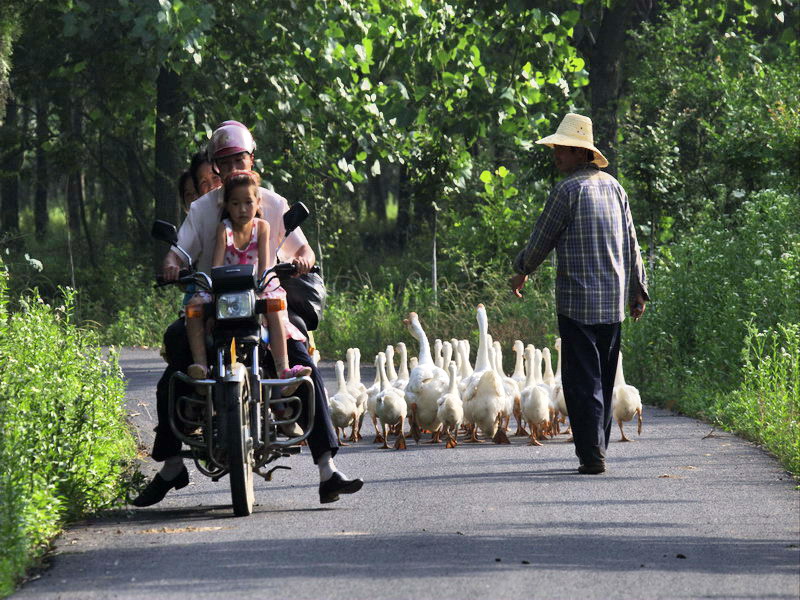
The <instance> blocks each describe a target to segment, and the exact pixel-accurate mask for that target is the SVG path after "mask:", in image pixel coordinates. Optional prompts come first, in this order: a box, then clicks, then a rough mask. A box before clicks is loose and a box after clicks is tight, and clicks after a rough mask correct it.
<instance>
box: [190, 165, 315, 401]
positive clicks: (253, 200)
mask: <svg viewBox="0 0 800 600" xmlns="http://www.w3.org/2000/svg"><path fill="white" fill-rule="evenodd" d="M259 183H261V178H260V177H259V176H258V174H257V173H254V172H252V171H234V172H232V173H231V174H230V175H228V177H226V178H225V182H224V183H223V198H224V203H225V204H224V210H223V212H222V222H221V223H220V224H219V227H218V228H217V244H216V247H215V248H214V257H213V259H212V265H213V266H215V267H220V266H223V265H255V266H256V269H255V272H256V276H257V277H260V275H261V273H263V272H264V270H265V269H267V268H269V267H271V266H272V260H270V256H269V252H268V247H269V223H267V221H265V220H263V219H261V218H260V212H259V204H260V196H259V192H258V187H259ZM259 297H261V298H268V299H282V300H283V301H284V303H285V301H286V292H285V291H284V289H283V288H282V287H280V283H279V282H278V280H277V279H273V280H272V281H271V282H270V284H269V285H268V286H267V288H266V289H265V290H264V292H262V293H261V294H260V295H259ZM210 300H211V297H210V295H209V294H207V293H205V292H200V293H198V294H196V295H195V296H194V297H193V298H192V299H191V300H190V304H200V303H203V302H209V301H210ZM266 321H267V328H268V329H269V347H270V351H271V353H272V358H273V360H274V361H275V368H276V370H277V372H278V377H280V378H281V379H289V378H292V377H304V376H306V375H310V374H311V368H310V367H307V366H304V365H295V366H293V367H291V368H290V367H289V359H288V357H287V353H286V339H287V337H290V338H292V339H295V340H298V341H301V342H304V341H305V339H306V338H305V336H304V335H303V334H302V333H301V332H300V330H299V329H297V327H295V326H294V325H293V324H292V323H291V322H290V321H289V315H288V313H287V312H286V310H285V309H284V310H281V311H277V312H274V311H273V312H268V313H267V314H266ZM186 332H187V335H188V337H189V346H190V348H191V350H192V358H193V359H194V364H192V365H191V366H190V367H189V369H188V375H189V377H192V378H193V379H205V377H206V373H207V368H206V365H207V364H208V361H207V359H206V347H205V336H204V331H203V320H202V318H187V319H186ZM292 391H293V389H289V388H284V390H283V394H284V395H288V394H289V393H291V392H292Z"/></svg>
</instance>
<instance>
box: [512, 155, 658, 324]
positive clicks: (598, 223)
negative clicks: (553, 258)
mask: <svg viewBox="0 0 800 600" xmlns="http://www.w3.org/2000/svg"><path fill="white" fill-rule="evenodd" d="M553 248H555V249H556V255H557V256H558V268H557V272H556V310H557V311H558V313H559V314H562V315H565V316H567V317H569V318H570V319H574V320H576V321H578V322H580V323H584V324H587V325H593V324H598V323H619V322H622V321H623V320H624V319H625V312H626V305H627V304H629V303H630V300H632V299H633V298H635V297H636V293H637V292H638V291H641V292H642V295H643V296H644V298H645V299H646V300H647V299H649V297H648V295H647V279H646V276H645V272H644V265H643V264H642V257H641V255H640V253H639V243H638V242H637V240H636V231H635V230H634V227H633V219H632V218H631V210H630V206H629V205H628V196H627V194H626V193H625V190H624V189H622V186H621V185H620V184H619V182H618V181H617V180H616V179H614V178H613V177H612V176H611V175H609V174H608V173H605V172H603V171H600V170H599V169H598V168H597V167H595V166H594V165H591V164H587V165H584V166H581V167H579V168H578V169H576V170H575V171H574V172H573V173H571V174H569V175H568V176H567V177H565V178H564V179H562V180H561V181H559V182H558V183H557V184H556V185H555V187H554V188H553V191H552V192H551V193H550V197H549V198H548V199H547V203H546V204H545V207H544V210H543V211H542V214H541V215H540V216H539V219H538V220H537V221H536V224H535V225H534V227H533V232H532V233H531V237H530V239H529V240H528V245H527V246H525V249H524V250H522V252H520V253H519V254H518V255H517V257H516V259H514V269H515V270H516V271H517V272H518V273H526V274H527V273H531V272H532V271H534V270H535V269H536V267H538V266H539V265H540V264H541V263H542V261H543V260H544V259H545V257H546V256H547V255H548V254H549V253H550V251H551V250H552V249H553Z"/></svg>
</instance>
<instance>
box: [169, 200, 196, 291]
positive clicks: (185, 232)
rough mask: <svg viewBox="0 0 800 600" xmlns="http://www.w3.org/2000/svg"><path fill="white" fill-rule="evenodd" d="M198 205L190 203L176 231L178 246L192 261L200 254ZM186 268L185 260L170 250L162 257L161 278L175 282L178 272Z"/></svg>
mask: <svg viewBox="0 0 800 600" xmlns="http://www.w3.org/2000/svg"><path fill="white" fill-rule="evenodd" d="M200 208H201V207H200V203H198V202H197V201H195V202H192V204H191V205H190V206H189V214H188V215H186V219H185V220H184V221H183V224H182V225H181V227H180V229H179V230H178V244H177V245H178V246H180V247H181V248H183V249H184V250H185V251H186V252H188V253H189V256H191V257H192V261H194V260H196V259H197V255H198V254H199V252H200V242H199V240H200V239H201V234H200V232H201V231H202V227H201V226H202V215H201V212H202V211H201V210H198V209H200ZM186 266H188V265H187V264H186V258H185V257H184V256H183V255H182V254H180V253H178V252H177V251H175V250H173V249H170V250H169V252H167V255H166V256H165V257H164V262H163V264H162V276H163V277H164V279H166V280H167V281H175V280H177V279H178V272H179V271H180V270H181V269H182V268H184V267H186Z"/></svg>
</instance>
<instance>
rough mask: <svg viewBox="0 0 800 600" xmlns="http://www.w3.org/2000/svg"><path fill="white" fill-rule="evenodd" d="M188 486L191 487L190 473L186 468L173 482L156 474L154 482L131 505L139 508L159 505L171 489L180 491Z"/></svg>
mask: <svg viewBox="0 0 800 600" xmlns="http://www.w3.org/2000/svg"><path fill="white" fill-rule="evenodd" d="M187 485H189V471H187V470H186V467H183V470H182V471H181V472H180V473H179V474H178V476H177V477H176V478H175V479H173V480H172V481H167V480H166V479H164V478H163V477H161V474H160V473H156V476H155V477H153V480H152V481H151V482H150V483H148V484H147V487H146V488H144V489H143V490H142V493H141V494H139V495H138V496H136V498H134V499H133V500H132V501H131V504H133V505H134V506H139V507H142V506H152V505H153V504H158V503H159V502H161V501H162V500H163V499H164V496H166V495H167V492H168V491H170V490H171V489H173V488H175V489H176V490H179V489H181V488H185V487H186V486H187Z"/></svg>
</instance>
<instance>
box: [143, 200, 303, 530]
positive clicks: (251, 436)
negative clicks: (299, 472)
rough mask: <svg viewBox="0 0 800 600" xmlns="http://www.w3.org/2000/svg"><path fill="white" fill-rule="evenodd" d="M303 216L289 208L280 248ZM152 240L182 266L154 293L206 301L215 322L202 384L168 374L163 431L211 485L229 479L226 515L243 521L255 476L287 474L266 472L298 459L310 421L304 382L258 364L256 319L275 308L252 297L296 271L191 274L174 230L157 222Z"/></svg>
mask: <svg viewBox="0 0 800 600" xmlns="http://www.w3.org/2000/svg"><path fill="white" fill-rule="evenodd" d="M308 214H309V211H308V209H307V208H306V207H305V205H303V203H302V202H298V203H295V204H294V205H293V206H292V207H291V208H290V209H289V210H288V211H287V212H286V213H285V214H284V216H283V222H284V228H285V230H286V235H285V237H284V238H283V241H282V242H281V246H282V245H283V242H285V241H286V238H287V237H288V236H289V234H291V232H292V231H294V230H295V229H296V228H297V227H298V226H299V225H300V224H301V223H302V222H303V221H304V220H305V219H306V217H307V216H308ZM151 233H152V236H153V237H154V238H155V239H157V240H160V241H164V242H167V243H169V244H170V245H171V246H172V248H173V249H176V250H177V251H178V252H179V253H181V254H182V255H183V256H184V257H185V258H186V261H187V263H186V264H187V265H188V269H182V270H181V272H180V274H179V277H178V279H177V280H176V281H165V280H163V279H162V278H161V277H160V276H158V277H157V282H156V287H161V286H165V285H170V284H182V285H188V286H193V287H194V289H195V290H204V291H207V292H209V293H211V294H212V296H213V302H211V303H208V304H204V305H201V306H202V310H203V312H204V318H213V319H214V321H213V325H212V326H211V339H212V343H211V347H212V349H213V350H212V352H211V353H210V354H209V357H211V358H210V360H209V362H210V363H211V364H210V365H209V370H208V375H207V378H206V379H193V378H191V377H189V376H188V375H187V374H186V373H183V372H181V371H176V372H175V373H174V374H173V375H172V377H171V379H170V382H169V415H170V416H169V425H170V428H171V429H172V431H173V432H174V434H175V435H176V436H177V438H178V439H179V440H181V441H182V442H183V443H184V444H186V446H188V447H189V450H184V451H182V452H181V455H182V456H184V457H186V458H192V459H194V463H195V465H196V466H197V470H198V471H200V472H201V473H202V474H203V475H206V476H207V477H210V478H211V480H212V481H219V480H220V479H221V478H222V477H224V476H225V475H229V479H230V488H231V501H232V505H233V512H234V514H235V515H236V516H247V515H249V514H251V513H252V512H253V502H254V492H253V476H254V474H257V475H259V476H261V477H263V478H264V479H265V480H266V481H271V479H272V473H273V472H274V471H275V470H277V469H291V467H288V466H283V465H277V466H273V467H272V468H269V469H267V466H268V465H270V464H271V463H273V462H274V461H276V460H278V459H282V458H287V457H289V456H291V455H293V454H298V453H299V452H300V444H301V443H302V442H303V441H304V440H305V439H306V438H307V437H308V436H309V434H310V433H311V428H312V426H313V422H314V401H313V397H314V384H313V383H312V381H311V378H309V377H299V378H293V379H278V378H277V377H276V376H275V373H274V372H268V370H267V369H266V368H265V367H264V365H265V364H266V363H268V362H269V361H266V360H265V358H266V352H267V349H266V345H267V342H268V341H269V339H268V331H267V329H266V327H263V326H262V325H261V315H262V314H264V313H266V312H267V311H268V310H277V309H278V308H280V307H276V306H275V305H274V302H275V301H274V300H267V299H258V298H257V294H258V293H259V292H260V291H262V290H264V289H265V288H266V287H267V286H268V285H269V284H270V282H271V281H272V280H273V278H276V277H277V278H278V279H282V278H283V279H285V278H288V277H291V276H292V275H293V274H294V272H295V265H294V264H290V263H281V262H279V261H277V260H276V264H275V266H273V267H272V268H271V269H267V270H265V271H264V272H263V273H262V274H261V276H260V277H257V274H256V273H255V272H254V270H255V268H254V265H228V266H222V267H214V268H212V269H211V274H210V275H208V274H206V273H202V272H198V271H195V269H194V267H193V264H192V260H191V257H190V256H189V254H188V253H187V252H186V251H185V250H184V249H183V248H181V247H180V246H178V245H177V242H178V233H177V229H176V228H175V226H174V225H173V224H171V223H168V222H166V221H156V222H155V223H154V224H153V229H152V232H151ZM281 246H278V250H280V247H281ZM276 252H277V251H276ZM315 268H316V267H315ZM271 303H272V304H271ZM178 382H183V383H185V384H187V386H191V388H189V387H186V388H185V389H193V390H194V392H192V393H190V394H177V393H176V384H177V383H178ZM290 385H297V386H298V387H297V388H296V391H294V392H292V394H291V395H290V396H289V397H283V396H282V395H281V390H282V389H283V388H284V387H285V386H290ZM181 387H182V388H183V387H185V386H181ZM304 399H305V401H304ZM277 408H280V409H281V410H280V411H279V412H280V414H281V415H282V416H281V417H278V416H277V414H276V409H277ZM301 417H303V421H304V425H305V429H304V430H303V431H302V434H300V435H291V436H290V437H288V438H287V439H283V438H282V436H281V438H280V439H279V432H280V431H281V430H285V431H291V430H292V428H294V429H296V427H295V424H297V422H298V420H299V419H300V418H301Z"/></svg>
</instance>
